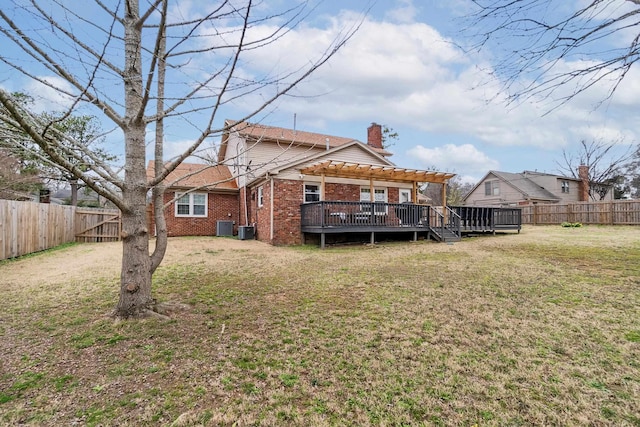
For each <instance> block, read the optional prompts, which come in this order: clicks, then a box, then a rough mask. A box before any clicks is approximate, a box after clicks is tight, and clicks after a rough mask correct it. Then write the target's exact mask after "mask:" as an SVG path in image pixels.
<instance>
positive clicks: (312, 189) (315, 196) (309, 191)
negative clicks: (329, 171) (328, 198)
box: [304, 184, 320, 203]
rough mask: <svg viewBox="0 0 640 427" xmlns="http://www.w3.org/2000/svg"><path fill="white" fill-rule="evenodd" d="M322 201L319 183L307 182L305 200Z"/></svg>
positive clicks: (309, 201)
mask: <svg viewBox="0 0 640 427" xmlns="http://www.w3.org/2000/svg"><path fill="white" fill-rule="evenodd" d="M319 201H320V186H319V185H318V184H305V185H304V202H305V203H311V202H319Z"/></svg>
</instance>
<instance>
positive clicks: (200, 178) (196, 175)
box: [147, 160, 238, 190]
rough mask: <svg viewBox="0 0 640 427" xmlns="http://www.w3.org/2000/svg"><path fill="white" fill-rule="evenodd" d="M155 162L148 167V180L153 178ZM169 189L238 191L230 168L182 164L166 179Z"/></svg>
mask: <svg viewBox="0 0 640 427" xmlns="http://www.w3.org/2000/svg"><path fill="white" fill-rule="evenodd" d="M153 173H154V166H153V160H150V161H149V164H148V165H147V179H151V178H153ZM165 182H166V183H167V186H168V188H205V189H208V190H212V189H216V190H237V189H238V186H237V184H236V181H235V179H233V177H232V176H231V172H230V171H229V168H227V167H226V166H223V165H202V164H197V163H182V164H180V165H179V166H178V167H177V168H176V169H175V170H174V171H173V172H171V173H170V174H169V175H168V176H167V178H166V179H165Z"/></svg>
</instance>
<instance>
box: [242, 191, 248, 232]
mask: <svg viewBox="0 0 640 427" xmlns="http://www.w3.org/2000/svg"><path fill="white" fill-rule="evenodd" d="M243 188H244V197H243V198H242V202H243V204H244V225H247V226H248V225H249V208H248V206H247V186H246V185H245V186H244V187H243Z"/></svg>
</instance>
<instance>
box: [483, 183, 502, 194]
mask: <svg viewBox="0 0 640 427" xmlns="http://www.w3.org/2000/svg"><path fill="white" fill-rule="evenodd" d="M484 195H485V196H499V195H500V181H498V180H497V179H496V180H492V181H486V182H485V183H484Z"/></svg>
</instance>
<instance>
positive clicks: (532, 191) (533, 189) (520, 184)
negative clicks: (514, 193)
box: [490, 171, 560, 200]
mask: <svg viewBox="0 0 640 427" xmlns="http://www.w3.org/2000/svg"><path fill="white" fill-rule="evenodd" d="M490 173H492V174H493V175H495V176H497V177H498V178H500V179H501V180H503V181H505V182H506V183H508V184H510V185H511V186H512V187H514V188H515V189H516V190H518V191H519V192H521V193H522V194H523V195H524V196H525V197H528V198H530V199H539V200H560V199H559V198H558V196H556V195H554V194H553V193H552V192H550V191H549V190H547V189H545V188H543V187H541V186H540V185H538V184H536V183H535V182H533V181H532V180H530V179H529V178H528V177H527V174H526V173H510V172H500V171H491V172H490Z"/></svg>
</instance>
